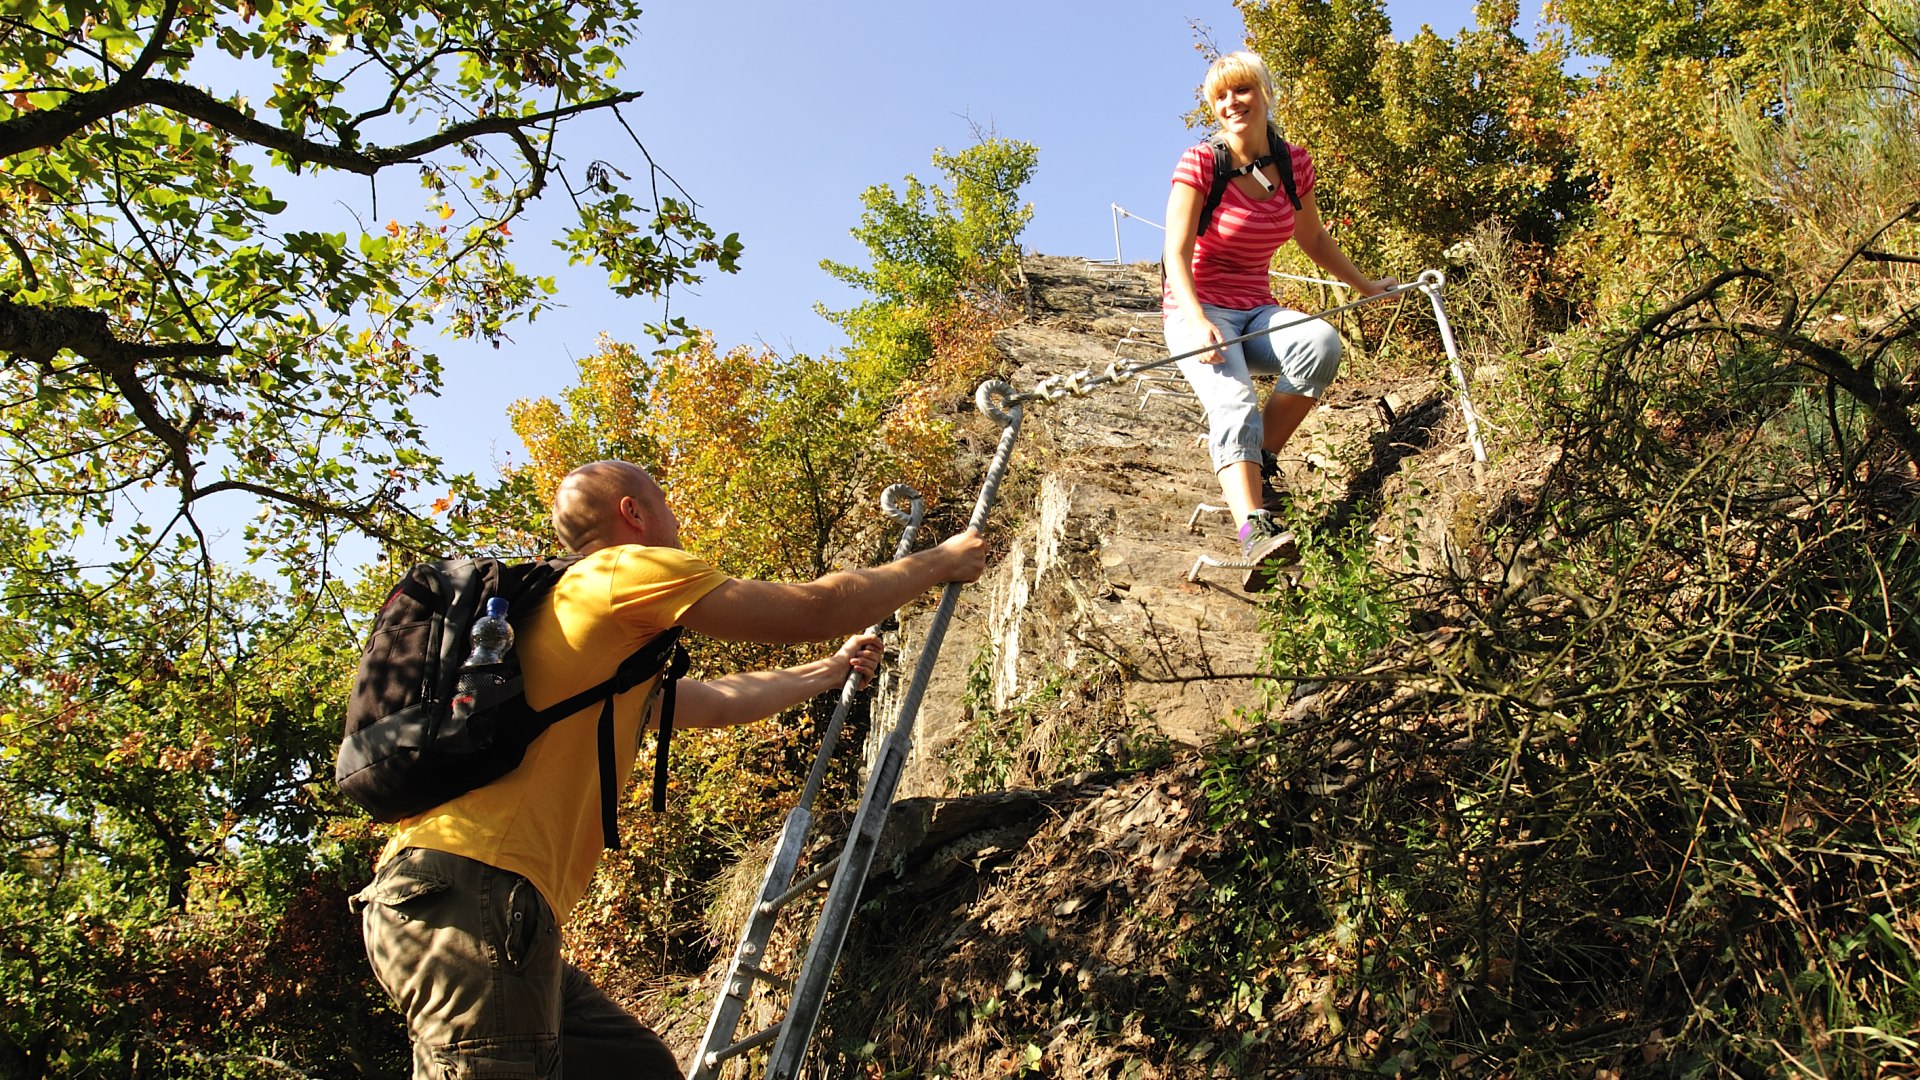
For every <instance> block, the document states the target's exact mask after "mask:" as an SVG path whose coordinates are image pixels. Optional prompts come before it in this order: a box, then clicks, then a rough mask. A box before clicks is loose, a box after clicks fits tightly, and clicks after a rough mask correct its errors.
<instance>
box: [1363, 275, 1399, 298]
mask: <svg viewBox="0 0 1920 1080" xmlns="http://www.w3.org/2000/svg"><path fill="white" fill-rule="evenodd" d="M1399 287H1400V279H1399V278H1396V277H1383V278H1368V279H1367V284H1366V287H1365V288H1363V289H1361V290H1360V291H1361V293H1363V294H1365V295H1367V296H1379V295H1380V294H1381V293H1383V292H1387V291H1389V290H1392V289H1397V288H1399Z"/></svg>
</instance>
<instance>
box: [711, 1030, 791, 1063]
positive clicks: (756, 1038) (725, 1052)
mask: <svg viewBox="0 0 1920 1080" xmlns="http://www.w3.org/2000/svg"><path fill="white" fill-rule="evenodd" d="M779 1034H780V1025H779V1024H775V1025H773V1026H772V1027H770V1028H768V1029H766V1030H765V1031H758V1032H755V1033H753V1034H752V1035H749V1036H747V1037H746V1038H744V1039H741V1040H740V1041H739V1042H737V1043H734V1044H733V1045H732V1046H728V1047H725V1048H722V1049H719V1050H715V1051H714V1052H712V1053H711V1054H708V1055H707V1068H709V1069H711V1068H713V1067H714V1066H715V1065H718V1064H720V1063H721V1062H723V1061H725V1060H727V1059H728V1058H730V1057H733V1056H735V1055H736V1054H744V1053H746V1052H747V1051H749V1050H752V1049H753V1048H754V1047H756V1046H765V1045H767V1044H768V1043H770V1042H772V1041H773V1040H774V1037H775V1036H777V1035H779Z"/></svg>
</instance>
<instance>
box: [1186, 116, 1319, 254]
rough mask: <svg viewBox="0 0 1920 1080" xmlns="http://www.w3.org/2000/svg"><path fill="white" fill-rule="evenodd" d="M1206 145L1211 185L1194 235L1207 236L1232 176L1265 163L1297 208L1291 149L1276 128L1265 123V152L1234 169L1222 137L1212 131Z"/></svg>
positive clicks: (1297, 201) (1297, 199)
mask: <svg viewBox="0 0 1920 1080" xmlns="http://www.w3.org/2000/svg"><path fill="white" fill-rule="evenodd" d="M1207 146H1208V147H1210V148H1211V149H1212V150H1213V186H1212V187H1210V188H1208V189H1207V201H1206V202H1205V203H1203V204H1201V207H1200V227H1199V228H1198V229H1196V230H1194V235H1195V236H1205V235H1207V226H1209V225H1212V224H1213V212H1214V211H1215V210H1217V209H1219V208H1220V200H1221V198H1222V197H1224V196H1225V195H1226V193H1227V185H1228V184H1229V183H1231V182H1232V181H1233V178H1234V177H1236V176H1250V175H1252V174H1253V173H1255V172H1256V171H1258V170H1259V169H1261V168H1264V167H1265V166H1268V165H1272V166H1274V167H1275V168H1276V169H1278V170H1279V172H1280V183H1281V185H1282V186H1284V187H1285V188H1286V190H1287V202H1288V203H1290V204H1292V206H1293V208H1294V209H1295V210H1299V209H1300V190H1299V188H1298V187H1297V186H1296V185H1295V182H1294V179H1293V149H1292V148H1291V147H1289V146H1288V145H1287V140H1285V139H1283V138H1281V137H1280V129H1279V128H1277V127H1274V126H1273V125H1272V124H1268V125H1267V153H1266V154H1264V155H1262V156H1260V157H1257V158H1255V159H1253V160H1252V161H1249V162H1247V163H1246V164H1245V165H1242V166H1240V167H1239V168H1237V169H1236V168H1234V166H1233V154H1232V152H1231V151H1229V150H1228V149H1227V140H1226V136H1224V135H1219V134H1215V135H1214V136H1212V137H1211V138H1209V139H1208V140H1207Z"/></svg>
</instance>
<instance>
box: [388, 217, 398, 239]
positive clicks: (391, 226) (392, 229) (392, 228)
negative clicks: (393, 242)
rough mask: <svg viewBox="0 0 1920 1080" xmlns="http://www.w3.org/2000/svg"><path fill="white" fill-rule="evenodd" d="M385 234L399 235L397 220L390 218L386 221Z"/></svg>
mask: <svg viewBox="0 0 1920 1080" xmlns="http://www.w3.org/2000/svg"><path fill="white" fill-rule="evenodd" d="M387 235H388V236H399V235H400V223H399V222H398V221H395V220H391V219H389V220H388V221H387Z"/></svg>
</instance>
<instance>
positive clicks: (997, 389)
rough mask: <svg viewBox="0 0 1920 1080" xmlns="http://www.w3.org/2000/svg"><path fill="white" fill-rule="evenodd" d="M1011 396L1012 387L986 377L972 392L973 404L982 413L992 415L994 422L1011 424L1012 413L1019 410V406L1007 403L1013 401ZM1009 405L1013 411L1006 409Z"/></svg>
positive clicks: (1012, 392) (1012, 393) (1012, 394)
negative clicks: (978, 387)
mask: <svg viewBox="0 0 1920 1080" xmlns="http://www.w3.org/2000/svg"><path fill="white" fill-rule="evenodd" d="M1013 396H1014V390H1013V387H1011V386H1008V385H1007V384H1006V383H1004V382H1002V381H1001V380H999V379H988V380H987V381H986V382H983V383H981V384H980V389H978V390H975V391H974V392H973V404H974V406H975V407H977V408H978V409H979V410H980V411H981V412H982V413H984V414H986V415H987V416H990V417H992V418H993V420H994V423H997V424H1011V423H1013V417H1014V414H1015V413H1017V412H1019V410H1020V406H1018V405H1009V404H1008V403H1010V402H1012V401H1013ZM1009 407H1010V408H1012V409H1013V412H1008V411H1007V408H1009Z"/></svg>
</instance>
